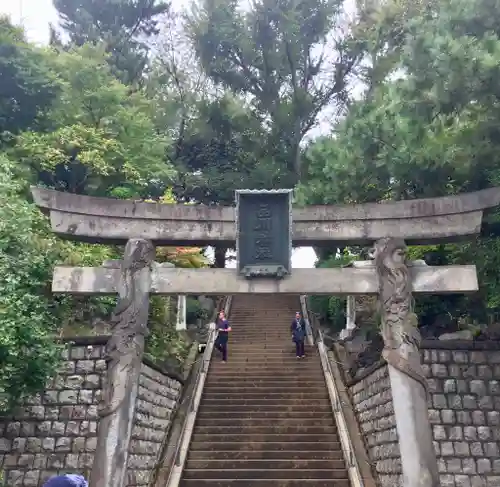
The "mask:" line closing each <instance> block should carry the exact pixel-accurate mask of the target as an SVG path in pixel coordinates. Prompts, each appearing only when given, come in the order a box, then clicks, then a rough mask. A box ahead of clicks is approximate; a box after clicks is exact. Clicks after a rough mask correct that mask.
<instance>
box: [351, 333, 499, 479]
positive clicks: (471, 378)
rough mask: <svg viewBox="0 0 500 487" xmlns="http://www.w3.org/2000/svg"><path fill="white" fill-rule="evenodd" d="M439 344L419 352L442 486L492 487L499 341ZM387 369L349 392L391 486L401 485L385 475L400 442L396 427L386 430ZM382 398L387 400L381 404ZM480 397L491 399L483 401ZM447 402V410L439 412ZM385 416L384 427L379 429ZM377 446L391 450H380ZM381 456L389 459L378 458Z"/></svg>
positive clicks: (495, 469)
mask: <svg viewBox="0 0 500 487" xmlns="http://www.w3.org/2000/svg"><path fill="white" fill-rule="evenodd" d="M425 343H426V344H427V346H429V345H430V344H431V342H425ZM438 343H440V344H439V346H437V345H436V348H435V349H432V348H426V349H424V350H422V351H421V355H422V362H423V364H424V366H426V370H427V371H428V376H427V382H428V386H429V396H430V398H429V404H430V405H431V406H430V409H429V419H430V421H431V423H432V425H433V440H434V448H435V451H436V455H437V459H438V469H439V474H440V481H441V486H443V487H444V486H453V487H459V486H469V487H490V486H494V485H495V482H498V479H499V478H500V460H498V457H499V454H500V452H499V448H500V411H498V410H496V409H493V408H490V406H491V405H492V404H493V406H494V405H495V400H497V401H498V402H500V391H499V389H498V382H499V380H500V370H499V369H495V366H496V360H497V357H498V349H500V343H497V344H496V345H495V344H493V343H489V344H487V346H486V345H484V347H483V348H484V350H477V349H476V350H475V349H474V348H475V347H479V346H481V344H477V345H476V344H474V343H471V342H454V343H451V342H447V343H446V344H443V342H438ZM447 346H449V347H457V348H458V347H460V348H462V349H461V350H451V349H446V348H445V347H447ZM495 347H497V350H495V349H494V348H495ZM480 367H482V368H481V369H480ZM386 368H387V366H384V367H381V368H379V369H378V370H376V371H375V372H372V373H371V374H370V375H369V376H367V377H365V378H363V379H362V380H360V381H359V382H357V383H355V384H354V385H352V386H351V387H350V389H349V391H350V394H351V398H352V401H353V405H354V407H355V409H356V414H357V416H358V420H359V421H360V425H361V426H362V428H361V429H362V433H363V435H364V436H365V438H364V439H365V443H366V445H367V447H368V449H369V453H370V455H371V459H372V461H373V462H374V465H375V470H376V471H377V473H378V475H379V480H380V483H381V485H387V486H389V485H391V486H392V485H402V479H401V476H400V475H399V473H400V471H399V472H394V471H393V472H389V471H387V469H390V468H392V466H393V465H399V464H396V463H391V462H393V461H394V459H395V458H394V457H396V456H397V446H398V444H397V432H396V430H395V428H389V427H388V425H389V423H390V421H391V420H390V419H388V418H390V417H391V414H392V407H389V404H390V397H391V391H390V390H388V380H387V373H386ZM484 394H487V395H486V396H485V395H484ZM384 395H385V397H386V399H387V400H388V402H384V400H383V397H384ZM482 395H483V396H482ZM484 397H489V398H490V399H491V400H490V401H486V402H485V401H484V400H483V401H482V399H484ZM445 403H446V408H442V407H441V406H444V404H445ZM391 406H392V405H391ZM384 414H386V415H387V416H385V418H386V423H385V426H386V427H387V429H385V430H381V428H380V419H381V418H382V417H384ZM392 422H393V423H394V419H392ZM380 445H394V447H393V448H392V447H389V448H386V449H385V450H384V449H380ZM377 447H379V448H378V449H377ZM384 453H385V454H386V455H387V457H389V458H379V457H382V456H383V455H384ZM390 455H392V456H390ZM395 470H396V468H395Z"/></svg>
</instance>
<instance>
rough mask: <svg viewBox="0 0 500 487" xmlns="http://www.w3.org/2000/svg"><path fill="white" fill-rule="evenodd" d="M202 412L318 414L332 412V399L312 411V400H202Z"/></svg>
mask: <svg viewBox="0 0 500 487" xmlns="http://www.w3.org/2000/svg"><path fill="white" fill-rule="evenodd" d="M201 406H202V407H201V408H200V412H199V413H198V414H199V415H200V416H202V415H204V414H214V413H217V412H220V413H224V414H226V413H234V414H237V415H239V416H244V415H246V414H269V415H271V416H272V415H277V414H284V415H285V414H290V415H295V414H297V415H302V414H307V413H311V412H314V413H317V414H332V406H331V404H330V401H321V402H320V403H318V404H315V405H314V411H311V402H310V401H300V402H297V401H292V402H287V403H286V404H285V403H283V402H282V401H278V402H274V403H272V404H269V403H268V402H254V401H250V402H248V401H246V404H231V403H225V404H224V403H221V402H220V401H215V403H212V401H207V400H202V403H201Z"/></svg>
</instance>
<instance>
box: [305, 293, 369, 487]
mask: <svg viewBox="0 0 500 487" xmlns="http://www.w3.org/2000/svg"><path fill="white" fill-rule="evenodd" d="M300 304H301V308H302V315H303V317H304V320H305V322H306V328H307V333H308V340H309V344H311V345H312V344H313V335H314V336H315V338H316V340H315V341H316V345H317V347H318V352H319V356H320V360H321V367H322V369H323V374H324V376H325V382H326V386H327V389H328V395H329V397H330V403H331V405H332V411H333V415H334V417H335V422H336V424H337V429H338V432H339V437H340V444H341V447H342V451H343V454H344V459H345V462H346V465H347V471H348V475H349V480H350V485H351V487H373V486H370V485H368V483H366V485H365V482H364V481H363V476H362V474H361V470H360V467H359V465H358V461H357V458H356V453H355V450H354V448H353V444H352V441H351V438H350V434H349V428H348V425H347V420H346V418H345V415H344V410H343V407H344V406H345V405H344V404H343V402H342V400H341V398H340V393H339V390H338V387H337V383H336V381H335V376H334V374H333V371H332V368H331V364H330V360H329V358H328V355H327V352H326V349H325V345H324V343H323V336H322V333H321V330H320V328H319V326H315V327H312V326H311V319H310V315H309V310H308V306H307V299H306V296H301V297H300ZM370 483H371V482H370ZM373 485H374V482H373Z"/></svg>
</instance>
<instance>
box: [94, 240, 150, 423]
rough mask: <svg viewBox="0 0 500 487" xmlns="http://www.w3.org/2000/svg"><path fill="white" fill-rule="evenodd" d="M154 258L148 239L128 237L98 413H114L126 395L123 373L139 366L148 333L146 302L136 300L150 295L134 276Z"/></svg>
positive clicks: (107, 348) (105, 414)
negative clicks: (120, 290)
mask: <svg viewBox="0 0 500 487" xmlns="http://www.w3.org/2000/svg"><path fill="white" fill-rule="evenodd" d="M154 258H155V248H154V246H153V244H152V242H151V241H149V240H142V239H131V240H129V241H128V243H127V245H126V247H125V254H124V258H123V260H122V261H121V264H120V269H121V282H122V286H123V291H122V292H121V293H120V298H118V302H117V304H116V307H115V309H114V310H113V313H112V316H111V326H112V335H111V338H110V339H109V340H108V343H107V345H106V356H105V358H106V362H107V365H108V368H107V374H106V380H105V384H104V393H103V396H102V402H101V403H100V404H99V406H98V411H99V415H100V416H101V417H104V416H109V415H111V414H113V413H114V412H116V411H117V409H118V408H119V407H120V406H121V404H122V403H123V401H124V399H125V395H126V380H124V377H125V378H126V377H127V375H128V372H129V371H130V370H131V369H132V368H133V367H137V366H140V362H141V360H142V354H143V351H144V338H145V336H147V334H148V328H147V326H148V306H147V303H146V306H144V305H143V303H142V302H139V301H142V300H143V299H149V294H148V293H147V292H146V293H144V292H143V293H141V292H138V291H139V290H138V289H137V287H138V285H139V282H140V280H139V279H137V277H138V274H139V273H140V271H141V270H142V269H145V268H147V267H149V268H151V267H152V265H153V262H154ZM138 364H139V365H138Z"/></svg>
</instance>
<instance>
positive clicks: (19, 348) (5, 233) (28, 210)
mask: <svg viewBox="0 0 500 487" xmlns="http://www.w3.org/2000/svg"><path fill="white" fill-rule="evenodd" d="M20 190H21V187H20V185H19V184H17V183H16V182H15V180H14V179H13V174H12V163H11V162H10V161H8V160H7V159H6V158H5V157H3V156H0V409H1V410H2V411H5V410H7V409H10V408H11V407H12V406H13V405H14V404H16V403H17V402H18V401H19V400H20V399H22V398H23V397H25V396H27V395H30V394H32V393H34V392H38V391H39V390H41V389H42V388H43V387H44V386H45V381H46V379H47V377H49V376H50V375H51V374H52V373H53V372H54V370H55V367H57V364H58V356H59V353H60V347H58V346H57V345H56V344H55V342H54V334H55V333H56V332H57V329H58V326H59V321H60V320H61V319H62V317H63V315H64V313H65V312H66V310H67V308H66V306H65V300H64V299H61V300H54V299H53V298H52V296H51V293H50V282H51V278H52V269H53V267H54V265H55V264H56V262H57V261H59V260H60V259H61V257H62V256H64V255H65V253H66V252H65V249H64V246H63V245H62V244H61V243H60V242H59V241H58V240H57V239H56V237H54V236H52V235H51V234H50V231H49V229H48V227H47V222H46V220H45V218H44V217H42V215H41V214H40V212H39V211H38V209H36V208H35V207H34V206H33V205H31V204H29V203H27V202H26V201H25V200H24V199H23V198H22V197H20V194H19V192H20Z"/></svg>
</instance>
